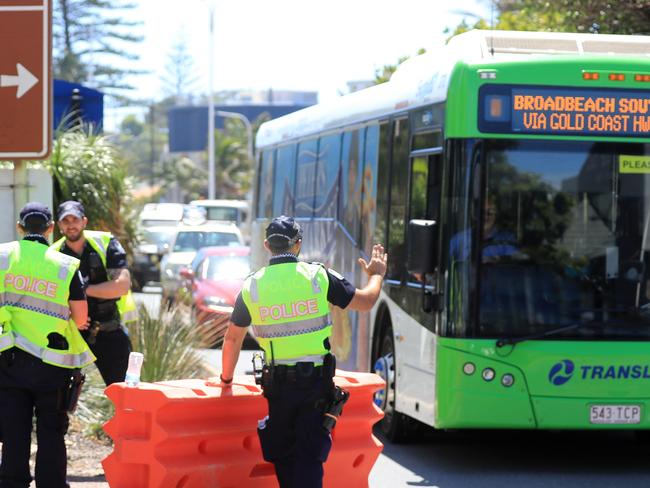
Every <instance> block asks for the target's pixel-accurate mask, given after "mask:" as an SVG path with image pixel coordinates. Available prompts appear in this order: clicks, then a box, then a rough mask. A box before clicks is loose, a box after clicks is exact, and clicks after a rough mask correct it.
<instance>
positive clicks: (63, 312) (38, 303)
mask: <svg viewBox="0 0 650 488" xmlns="http://www.w3.org/2000/svg"><path fill="white" fill-rule="evenodd" d="M4 306H11V307H18V308H22V309H23V310H30V311H32V312H38V313H42V314H43V315H48V316H50V317H56V318H57V319H61V320H68V319H70V308H69V307H65V306H63V305H59V304H58V303H54V302H49V301H47V300H43V299H42V298H36V297H33V296H30V295H22V294H20V293H12V292H8V291H6V292H4V293H0V307H4Z"/></svg>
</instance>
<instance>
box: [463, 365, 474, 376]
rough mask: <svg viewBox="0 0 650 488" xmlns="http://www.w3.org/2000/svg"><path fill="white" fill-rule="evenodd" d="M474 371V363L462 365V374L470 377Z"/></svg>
mask: <svg viewBox="0 0 650 488" xmlns="http://www.w3.org/2000/svg"><path fill="white" fill-rule="evenodd" d="M475 371H476V366H474V363H465V364H464V365H463V373H465V374H466V375H468V376H469V375H472V374H474V372H475Z"/></svg>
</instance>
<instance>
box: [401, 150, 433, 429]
mask: <svg viewBox="0 0 650 488" xmlns="http://www.w3.org/2000/svg"><path fill="white" fill-rule="evenodd" d="M442 161H443V159H442V150H441V149H437V150H425V151H413V152H411V156H410V159H409V169H410V176H409V190H408V219H407V222H408V221H409V220H411V219H422V220H433V221H436V222H437V224H438V225H437V234H438V241H439V235H440V229H441V226H440V225H439V224H440V214H441V212H440V204H441V192H442V168H443V164H442ZM406 238H407V239H408V235H407V237H406ZM428 252H430V253H432V256H431V259H432V260H433V262H434V263H435V268H436V271H435V272H434V273H431V274H426V275H424V276H422V275H418V274H413V273H409V272H408V271H406V272H405V276H406V279H405V287H404V289H403V291H404V301H403V302H402V303H403V306H404V308H405V309H406V310H405V311H406V313H407V314H408V316H409V319H408V320H409V322H410V325H409V326H408V327H406V328H405V329H406V330H404V333H403V344H402V346H403V347H402V348H400V349H402V358H401V361H400V362H402V361H403V367H402V370H401V371H402V373H403V374H405V375H407V376H408V378H400V379H401V380H402V381H400V395H404V398H405V399H407V404H406V405H402V407H403V408H405V411H404V413H407V414H408V415H411V416H413V417H415V418H417V419H418V420H421V421H423V422H426V423H428V424H430V425H431V424H433V416H434V410H433V409H434V392H435V364H436V357H435V353H436V344H435V341H436V336H435V333H436V331H437V330H438V326H439V323H440V322H439V321H440V310H439V309H440V307H439V303H440V300H438V298H439V290H440V285H439V281H440V277H439V272H438V263H439V256H438V255H433V254H438V253H437V252H435V251H434V249H431V250H429V251H428ZM389 259H390V256H389ZM398 360H400V358H398ZM409 399H410V400H411V401H408V400H409ZM409 404H410V405H409Z"/></svg>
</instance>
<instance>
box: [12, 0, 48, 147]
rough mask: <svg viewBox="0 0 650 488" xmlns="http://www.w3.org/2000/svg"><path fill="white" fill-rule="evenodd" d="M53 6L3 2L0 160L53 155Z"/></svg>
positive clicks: (40, 0)
mask: <svg viewBox="0 0 650 488" xmlns="http://www.w3.org/2000/svg"><path fill="white" fill-rule="evenodd" d="M52 1H53V0H0V159H45V158H46V157H47V156H48V154H49V152H50V146H51V138H52V127H51V126H52V122H51V120H52V114H51V104H52V74H51V69H50V58H51V50H52V47H51V39H52V33H51V25H52V21H51V19H52V5H51V2H52Z"/></svg>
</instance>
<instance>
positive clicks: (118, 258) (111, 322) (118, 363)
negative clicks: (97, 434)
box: [58, 201, 132, 386]
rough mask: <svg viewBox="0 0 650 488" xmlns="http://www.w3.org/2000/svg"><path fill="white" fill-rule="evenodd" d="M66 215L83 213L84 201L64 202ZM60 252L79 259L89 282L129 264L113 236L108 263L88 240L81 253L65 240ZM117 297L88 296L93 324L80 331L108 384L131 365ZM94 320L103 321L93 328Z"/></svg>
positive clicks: (121, 377)
mask: <svg viewBox="0 0 650 488" xmlns="http://www.w3.org/2000/svg"><path fill="white" fill-rule="evenodd" d="M67 215H75V216H76V217H78V218H82V217H84V216H85V212H84V208H83V205H82V204H81V203H79V202H74V201H68V202H64V203H62V204H61V205H60V206H59V209H58V219H59V220H61V219H63V218H65V217H66V216H67ZM61 252H62V253H63V254H67V255H69V256H72V257H75V258H77V259H79V261H80V264H79V272H80V273H81V276H82V278H83V280H84V282H85V283H86V284H89V285H95V284H98V283H104V282H106V281H108V271H107V270H108V269H111V270H117V269H124V268H128V262H127V258H126V251H124V248H123V247H122V245H121V244H120V243H119V241H118V240H117V239H115V238H112V239H111V240H110V242H109V244H108V247H107V249H106V267H104V265H103V263H102V260H101V258H100V256H99V254H98V253H97V251H95V250H94V249H93V248H92V246H91V245H90V244H89V243H88V241H86V243H85V245H84V249H83V252H82V253H81V256H79V255H77V254H76V253H75V252H74V251H73V250H72V249H70V248H69V247H68V246H67V245H66V244H65V243H64V244H63V246H61ZM117 301H118V299H116V298H115V299H102V298H95V297H88V318H89V319H90V321H91V327H90V328H89V329H88V330H85V331H83V332H82V333H81V335H82V336H83V338H84V339H85V340H86V342H88V345H89V346H90V350H91V351H92V352H93V354H94V355H95V356H96V357H97V361H96V362H95V364H96V365H97V369H99V372H100V374H101V375H102V379H103V380H104V383H105V384H106V386H108V385H110V384H112V383H119V382H121V381H124V376H125V375H126V370H127V367H128V365H129V353H130V352H131V349H132V348H131V341H130V340H129V336H128V334H127V333H126V328H125V327H124V324H121V323H120V315H119V312H118V309H117ZM93 322H95V323H97V322H99V323H100V324H102V325H101V327H99V328H94V327H92V324H93ZM95 325H97V324H95Z"/></svg>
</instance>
